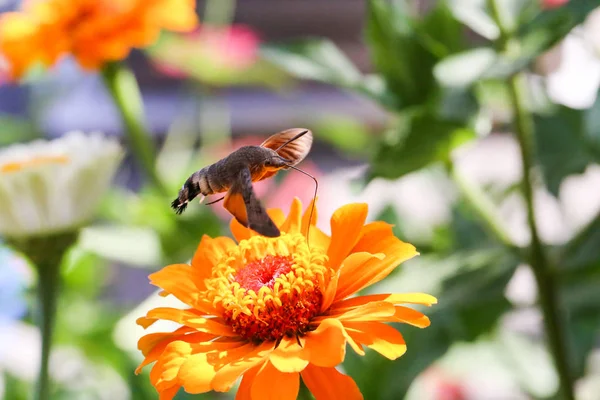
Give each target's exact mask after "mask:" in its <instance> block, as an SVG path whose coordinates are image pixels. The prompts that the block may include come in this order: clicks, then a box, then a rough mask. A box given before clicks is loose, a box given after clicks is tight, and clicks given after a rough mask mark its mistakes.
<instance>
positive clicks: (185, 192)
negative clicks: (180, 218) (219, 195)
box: [171, 168, 214, 214]
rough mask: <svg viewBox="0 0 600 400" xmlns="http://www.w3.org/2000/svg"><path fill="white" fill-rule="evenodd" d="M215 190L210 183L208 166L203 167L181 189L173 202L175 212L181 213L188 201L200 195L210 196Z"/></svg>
mask: <svg viewBox="0 0 600 400" xmlns="http://www.w3.org/2000/svg"><path fill="white" fill-rule="evenodd" d="M213 193H214V192H213V190H212V188H211V187H210V184H209V183H208V177H207V168H202V169H201V170H199V171H196V172H194V173H193V174H192V175H191V176H190V177H189V178H188V179H187V180H186V181H185V183H184V184H183V186H182V187H181V189H180V190H179V195H178V196H177V198H176V199H175V200H173V202H172V203H171V207H172V208H173V209H174V210H175V213H177V214H181V213H183V212H184V211H185V209H186V207H187V205H188V203H189V202H190V201H192V200H194V199H195V198H196V197H198V196H199V195H202V196H208V195H210V194H213Z"/></svg>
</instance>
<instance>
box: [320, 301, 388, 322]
mask: <svg viewBox="0 0 600 400" xmlns="http://www.w3.org/2000/svg"><path fill="white" fill-rule="evenodd" d="M337 311H338V310H329V311H328V313H327V315H324V316H320V317H316V318H314V319H313V321H314V322H320V321H323V320H324V319H326V318H332V317H335V318H338V319H340V320H342V321H378V320H379V321H381V320H389V319H391V318H394V314H395V313H396V309H395V307H394V305H393V304H391V303H388V302H386V301H373V302H371V303H367V304H365V305H362V306H359V307H356V308H353V309H351V310H348V311H345V310H341V311H339V312H337Z"/></svg>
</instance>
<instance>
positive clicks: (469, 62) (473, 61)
mask: <svg viewBox="0 0 600 400" xmlns="http://www.w3.org/2000/svg"><path fill="white" fill-rule="evenodd" d="M496 58H497V55H496V52H495V51H494V50H493V49H490V48H487V47H481V48H477V49H472V50H468V51H465V52H462V53H458V54H455V55H452V56H450V57H447V58H445V59H443V60H442V61H440V62H439V63H438V64H437V65H436V66H435V68H434V74H435V77H436V79H437V80H438V81H439V82H440V84H442V85H444V86H449V87H465V86H470V85H472V84H473V83H475V82H476V81H478V80H479V79H481V77H482V76H484V75H485V73H486V71H487V70H488V68H489V67H490V66H491V65H492V64H493V63H494V62H495V61H496Z"/></svg>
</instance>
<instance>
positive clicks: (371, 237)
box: [351, 221, 398, 254]
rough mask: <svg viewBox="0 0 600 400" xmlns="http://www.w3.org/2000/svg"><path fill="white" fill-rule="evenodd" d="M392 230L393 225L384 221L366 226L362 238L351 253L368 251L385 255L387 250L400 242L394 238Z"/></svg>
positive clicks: (362, 231) (361, 233) (361, 234)
mask: <svg viewBox="0 0 600 400" xmlns="http://www.w3.org/2000/svg"><path fill="white" fill-rule="evenodd" d="M392 228H393V225H390V224H388V223H387V222H383V221H376V222H371V223H368V224H366V225H365V226H363V227H362V229H361V232H360V238H359V239H358V242H357V243H356V245H355V246H354V248H353V249H352V251H351V252H352V253H357V252H359V251H368V252H369V253H385V250H386V249H387V248H389V247H390V246H391V245H393V244H395V242H396V241H397V240H398V238H396V237H395V236H394V231H393V230H392ZM386 254H387V253H386Z"/></svg>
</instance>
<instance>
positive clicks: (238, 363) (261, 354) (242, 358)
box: [209, 342, 275, 392]
mask: <svg viewBox="0 0 600 400" xmlns="http://www.w3.org/2000/svg"><path fill="white" fill-rule="evenodd" d="M274 345H275V344H274V343H273V342H263V343H262V344H260V345H259V346H255V345H248V346H247V347H246V346H245V347H244V350H245V352H235V351H234V352H235V358H233V357H232V358H233V359H231V358H230V359H231V361H229V362H228V363H227V364H225V365H222V366H221V367H220V368H219V369H218V371H217V373H216V374H215V377H214V378H213V380H212V382H211V386H212V388H213V390H216V391H217V392H227V391H228V390H229V389H231V387H232V386H233V384H234V383H235V381H236V380H237V378H238V377H239V376H240V375H242V374H244V373H245V372H246V371H248V370H249V369H250V368H252V367H254V366H256V365H258V364H260V363H261V362H264V361H265V359H266V358H267V357H268V356H269V353H270V352H271V351H272V350H273V347H274ZM236 350H237V349H236ZM211 355H212V354H211ZM224 358H228V357H227V355H225V357H224ZM218 361H222V359H219V360H218ZM209 362H211V363H212V364H214V361H211V360H210V356H209Z"/></svg>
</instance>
